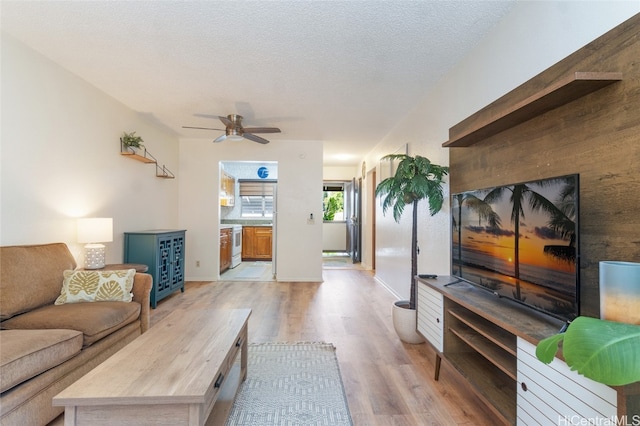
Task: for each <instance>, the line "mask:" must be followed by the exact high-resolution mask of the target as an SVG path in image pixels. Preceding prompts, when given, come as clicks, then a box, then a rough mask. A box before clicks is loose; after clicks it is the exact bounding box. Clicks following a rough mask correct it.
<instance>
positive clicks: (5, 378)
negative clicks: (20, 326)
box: [0, 330, 82, 392]
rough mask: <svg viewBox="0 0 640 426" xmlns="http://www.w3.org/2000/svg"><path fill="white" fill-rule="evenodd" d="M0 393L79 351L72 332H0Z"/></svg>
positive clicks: (77, 338)
mask: <svg viewBox="0 0 640 426" xmlns="http://www.w3.org/2000/svg"><path fill="white" fill-rule="evenodd" d="M0 347H1V348H2V350H0V370H1V372H2V374H0V392H4V391H6V390H8V389H11V388H12V387H14V386H15V385H17V384H20V383H22V382H24V381H26V380H29V379H30V378H32V377H34V376H37V375H38V374H40V373H43V372H45V371H47V370H48V369H50V368H53V367H55V366H57V365H60V364H62V363H63V362H65V361H66V360H68V359H69V358H71V357H73V356H74V355H76V354H77V353H79V352H80V350H81V349H82V333H81V332H79V331H75V330H2V331H0Z"/></svg>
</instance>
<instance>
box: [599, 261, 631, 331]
mask: <svg viewBox="0 0 640 426" xmlns="http://www.w3.org/2000/svg"><path fill="white" fill-rule="evenodd" d="M600 318H601V319H604V320H609V321H618V322H625V323H628V324H639V325H640V263H635V262H616V261H603V262H600Z"/></svg>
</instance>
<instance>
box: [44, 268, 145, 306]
mask: <svg viewBox="0 0 640 426" xmlns="http://www.w3.org/2000/svg"><path fill="white" fill-rule="evenodd" d="M135 275H136V270H135V269H125V270H120V271H119V270H107V271H64V274H63V276H64V280H63V282H62V290H60V296H58V298H57V299H56V301H55V304H56V305H62V304H65V303H81V302H131V299H132V298H133V294H131V289H132V288H133V277H135Z"/></svg>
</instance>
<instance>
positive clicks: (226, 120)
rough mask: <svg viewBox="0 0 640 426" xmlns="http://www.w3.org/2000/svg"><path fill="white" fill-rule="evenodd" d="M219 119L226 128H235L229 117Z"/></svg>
mask: <svg viewBox="0 0 640 426" xmlns="http://www.w3.org/2000/svg"><path fill="white" fill-rule="evenodd" d="M218 118H219V119H220V121H222V124H224V125H225V126H227V127H235V124H234V122H233V121H231V120H229V119H228V118H227V117H223V116H221V115H219V116H218Z"/></svg>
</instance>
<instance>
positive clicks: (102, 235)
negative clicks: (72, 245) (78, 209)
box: [78, 217, 113, 269]
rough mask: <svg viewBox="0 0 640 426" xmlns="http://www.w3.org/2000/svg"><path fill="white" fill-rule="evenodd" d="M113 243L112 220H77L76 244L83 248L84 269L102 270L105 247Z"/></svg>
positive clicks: (94, 218) (101, 218)
mask: <svg viewBox="0 0 640 426" xmlns="http://www.w3.org/2000/svg"><path fill="white" fill-rule="evenodd" d="M111 241H113V219H112V218H110V217H109V218H104V217H93V218H82V219H78V242H79V243H87V244H86V245H85V246H84V264H85V265H84V267H85V269H100V268H104V259H105V246H104V244H101V243H107V242H111Z"/></svg>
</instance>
